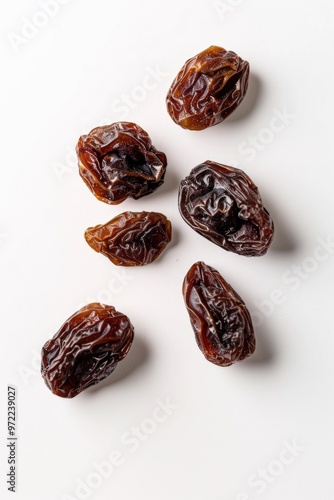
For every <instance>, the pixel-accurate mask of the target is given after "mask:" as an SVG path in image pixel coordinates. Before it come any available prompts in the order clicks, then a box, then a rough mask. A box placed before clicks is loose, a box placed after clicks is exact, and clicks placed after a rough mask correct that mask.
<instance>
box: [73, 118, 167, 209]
mask: <svg viewBox="0 0 334 500" xmlns="http://www.w3.org/2000/svg"><path fill="white" fill-rule="evenodd" d="M76 152H77V155H78V160H79V174H80V176H81V178H82V179H83V180H84V182H85V183H86V185H87V186H88V188H89V189H90V190H91V192H92V193H93V194H94V195H95V196H96V198H97V199H98V200H100V201H103V202H105V203H108V204H111V205H117V204H118V203H121V202H122V201H124V200H125V199H127V198H129V197H130V198H134V199H138V198H141V197H142V196H146V195H148V194H150V193H152V192H153V191H155V190H156V189H157V188H158V187H159V186H161V184H163V182H164V177H165V173H166V167H167V158H166V155H165V154H164V153H162V152H161V151H158V150H157V149H156V148H155V147H154V146H153V145H152V142H151V139H150V137H149V135H148V134H147V132H145V130H143V129H142V128H141V127H139V126H138V125H137V124H135V123H130V122H116V123H113V124H111V125H105V126H103V127H96V128H94V129H93V130H92V131H91V132H89V134H88V135H83V136H81V137H80V138H79V141H78V144H77V146H76Z"/></svg>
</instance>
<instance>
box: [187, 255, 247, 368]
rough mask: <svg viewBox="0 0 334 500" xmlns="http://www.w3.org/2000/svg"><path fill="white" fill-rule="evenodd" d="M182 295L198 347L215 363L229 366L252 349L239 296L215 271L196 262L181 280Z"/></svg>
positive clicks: (244, 311) (242, 304) (244, 307)
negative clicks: (182, 280)
mask: <svg viewBox="0 0 334 500" xmlns="http://www.w3.org/2000/svg"><path fill="white" fill-rule="evenodd" d="M183 297H184V301H185V304H186V307H187V310H188V313H189V317H190V322H191V325H192V328H193V330H194V333H195V338H196V342H197V345H198V347H199V348H200V350H201V351H202V353H203V354H204V356H205V358H206V359H207V360H208V361H210V362H211V363H214V364H215V365H218V366H230V365H232V364H233V363H236V362H237V361H242V360H243V359H245V358H247V357H248V356H250V355H251V354H253V352H254V351H255V345H256V341H255V336H254V330H253V325H252V320H251V317H250V314H249V312H248V309H247V307H246V306H245V304H244V302H243V300H242V299H241V298H240V296H239V295H238V294H237V293H236V292H235V291H234V290H233V288H232V287H231V285H229V284H228V283H227V282H226V281H225V280H224V278H223V277H222V276H221V275H220V274H219V273H218V271H217V270H216V269H214V268H212V267H210V266H207V265H206V264H204V262H196V263H195V264H194V265H193V266H192V267H191V268H190V269H189V271H188V273H187V275H186V277H185V279H184V282H183Z"/></svg>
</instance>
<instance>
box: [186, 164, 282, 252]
mask: <svg viewBox="0 0 334 500" xmlns="http://www.w3.org/2000/svg"><path fill="white" fill-rule="evenodd" d="M179 210H180V213H181V216H182V217H183V219H184V220H185V222H187V224H189V226H190V227H191V228H192V229H194V230H195V231H196V232H197V233H199V234H201V235H202V236H204V237H205V238H207V239H208V240H210V241H212V242H213V243H215V244H216V245H219V246H220V247H222V248H224V249H225V250H228V251H230V252H235V253H237V254H239V255H245V256H261V255H264V254H265V253H266V252H267V250H268V248H269V246H270V243H271V241H272V238H273V234H274V224H273V221H272V219H271V217H270V215H269V213H268V211H267V210H266V209H265V208H264V206H263V203H262V200H261V197H260V194H259V191H258V188H257V187H256V186H255V184H254V183H253V182H252V181H251V179H250V178H249V177H248V176H247V175H246V174H245V172H243V171H242V170H240V169H237V168H233V167H229V166H227V165H221V164H219V163H215V162H213V161H206V162H204V163H202V164H201V165H198V166H197V167H195V168H193V170H192V171H191V172H190V174H189V176H188V177H186V178H185V179H184V180H183V181H181V184H180V188H179Z"/></svg>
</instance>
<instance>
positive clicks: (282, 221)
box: [0, 0, 334, 500]
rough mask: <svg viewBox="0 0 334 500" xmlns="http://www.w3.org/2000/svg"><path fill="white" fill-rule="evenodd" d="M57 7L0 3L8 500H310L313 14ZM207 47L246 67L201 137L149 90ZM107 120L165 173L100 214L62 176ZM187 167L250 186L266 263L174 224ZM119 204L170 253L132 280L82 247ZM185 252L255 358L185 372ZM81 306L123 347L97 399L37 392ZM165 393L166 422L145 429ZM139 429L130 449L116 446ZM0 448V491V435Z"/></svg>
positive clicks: (316, 421) (321, 124) (253, 2)
mask: <svg viewBox="0 0 334 500" xmlns="http://www.w3.org/2000/svg"><path fill="white" fill-rule="evenodd" d="M57 5H58V7H59V8H58V9H56V10H57V11H56V10H55V8H54V13H53V14H52V16H51V14H44V15H43V14H41V12H43V10H42V9H41V7H40V3H39V2H38V1H37V0H34V1H33V0H31V1H29V2H27V1H23V0H18V1H16V2H3V3H2V5H1V8H0V19H1V21H0V24H1V32H2V36H1V75H2V76H1V87H2V89H1V93H0V99H1V122H2V123H1V156H0V157H1V188H0V189H1V193H0V199H1V213H0V234H1V238H0V265H1V285H2V286H1V330H2V339H3V340H2V344H1V372H2V390H1V419H0V421H1V430H2V431H4V430H6V416H7V412H6V391H7V384H15V385H16V386H17V388H18V400H17V405H18V437H19V440H18V448H17V453H18V482H17V494H16V496H15V498H17V499H20V500H21V499H24V500H25V499H27V500H30V499H34V500H45V499H50V500H65V499H67V500H68V499H72V500H73V498H91V499H93V500H99V499H101V500H104V499H108V498H115V499H116V498H117V499H118V500H133V499H137V500H153V499H154V500H156V499H159V500H170V499H173V500H203V499H209V500H256V499H258V498H259V499H260V498H265V499H266V500H281V499H282V498H284V499H286V500H299V499H303V500H314V499H321V500H328V499H332V498H333V494H334V485H333V472H332V469H333V445H334V443H333V418H334V407H333V355H334V354H333V345H334V342H333V298H334V297H333V261H334V248H333V238H334V227H333V217H332V215H333V181H334V176H333V111H334V110H333V99H332V94H333V42H334V36H333V29H334V23H333V20H334V18H333V3H332V1H331V0H328V1H326V0H318V1H314V0H313V1H310V0H295V1H294V2H291V1H290V0H280V1H270V2H269V1H268V0H248V1H246V0H244V1H242V0H240V1H237V0H225V1H224V0H222V1H221V2H213V1H211V0H210V1H208V2H203V1H199V0H191V1H180V0H169V1H168V2H158V1H153V0H145V1H142V0H140V1H132V2H131V1H122V2H112V1H107V0H94V2H93V1H90V2H89V1H87V0H84V1H82V0H81V1H79V0H71V1H67V2H65V1H64V0H63V2H62V5H60V3H59V4H57ZM44 12H45V11H44ZM27 20H28V21H27ZM29 22H33V23H35V24H39V25H41V24H44V26H40V27H38V28H32V27H31V25H30V29H29V27H27V23H28V24H29ZM27 35H28V36H29V37H30V38H27ZM19 37H23V38H19ZM212 44H215V45H220V46H223V47H225V48H226V49H230V50H234V51H235V52H237V53H238V54H239V55H240V56H241V57H242V58H244V59H246V60H248V61H249V62H250V65H251V71H252V76H251V79H250V88H249V92H248V95H247V97H246V99H245V101H244V103H243V104H242V105H241V106H240V108H239V109H238V110H237V111H236V112H235V113H234V115H233V116H231V117H230V118H229V119H228V120H226V121H225V122H224V123H223V124H220V125H217V126H216V127H213V128H211V129H207V130H205V131H202V132H191V131H185V130H183V129H181V128H180V127H178V126H177V125H175V124H174V122H173V121H172V120H171V119H170V118H169V116H168V114H167V112H166V109H165V101H164V100H165V95H166V93H167V90H168V88H169V85H170V83H171V81H172V80H173V78H174V76H175V74H176V73H177V71H178V70H179V69H180V68H181V66H182V65H183V63H184V62H185V61H186V59H188V58H190V57H192V56H194V55H195V54H197V53H198V52H200V51H201V50H204V49H205V48H207V47H208V46H209V45H212ZM152 71H153V72H154V71H155V72H156V74H158V75H159V76H156V80H153V79H152V78H151V79H150V78H149V77H147V75H148V74H150V72H152ZM147 82H149V87H150V88H148V84H147ZM153 87H154V88H153ZM126 96H130V100H131V101H130V104H124V103H122V100H124V99H127V97H126ZM280 113H281V114H282V113H283V114H285V118H284V121H281V122H277V121H276V122H275V121H273V118H274V117H275V116H277V114H280ZM124 119H125V120H129V121H134V122H137V123H138V124H139V125H141V126H142V127H143V128H144V129H145V130H147V132H148V133H149V134H150V136H151V138H152V141H153V144H154V145H155V146H156V147H157V148H158V149H160V150H162V151H164V152H165V153H166V155H167V157H168V170H167V175H166V180H165V184H164V185H163V186H162V187H161V188H160V189H159V190H157V191H156V192H155V193H154V194H153V195H151V196H148V197H145V198H142V199H140V200H138V201H134V200H128V201H125V202H124V203H123V204H121V205H118V206H108V205H106V204H104V203H101V202H98V201H97V200H96V199H95V198H94V196H93V195H92V194H91V193H90V192H89V190H88V189H87V187H86V186H85V185H84V183H83V182H82V180H81V179H80V177H79V175H78V172H77V167H76V163H75V158H74V157H73V151H74V147H75V144H76V142H77V139H78V137H79V136H80V135H81V134H85V133H88V132H89V131H90V130H91V129H92V128H93V127H95V126H97V125H100V124H102V123H112V122H114V121H119V120H124ZM273 123H274V124H275V125H276V127H275V128H277V125H279V131H278V130H275V131H274V132H272V131H270V129H268V127H270V126H272V125H273ZM254 138H255V139H254ZM254 140H255V141H256V142H255V143H253V145H251V144H250V143H251V142H252V141H254ZM254 144H256V145H254ZM207 159H210V160H214V161H218V162H221V163H226V164H234V165H238V166H239V167H240V168H242V169H243V170H245V171H246V172H247V173H248V175H249V176H250V177H251V178H252V179H253V181H254V182H255V183H256V184H257V185H258V187H259V189H260V192H261V194H262V198H263V200H264V203H265V206H266V207H267V208H268V210H269V211H270V213H271V215H272V217H273V219H274V221H275V227H276V235H275V239H274V241H273V244H272V247H271V248H270V250H269V252H268V254H267V255H266V256H264V257H262V258H246V257H241V256H238V255H234V254H232V253H228V252H226V251H224V250H222V249H221V248H219V247H217V246H215V245H213V244H212V243H210V242H209V241H207V240H205V239H204V238H202V237H201V236H199V235H198V234H196V233H195V232H194V231H192V230H191V229H190V228H189V227H188V226H187V225H186V224H185V223H184V222H183V220H182V219H181V217H180V215H179V213H178V208H177V188H178V184H179V182H180V180H181V179H182V178H183V177H185V176H186V175H187V174H188V173H189V171H190V170H191V168H193V167H194V166H195V165H197V164H199V163H201V162H202V161H205V160H207ZM125 210H134V211H141V210H154V211H160V212H163V213H165V214H166V215H167V216H168V218H170V220H171V221H172V223H173V228H174V237H173V241H172V243H171V244H170V246H169V248H167V250H166V251H165V253H164V254H163V255H162V256H161V258H159V260H158V261H156V262H155V263H154V264H152V265H150V266H146V267H143V268H134V269H132V268H131V269H126V270H124V269H123V270H122V269H121V268H116V267H115V266H113V265H112V264H111V263H110V262H109V261H108V260H107V259H106V258H104V257H103V256H102V255H99V254H97V253H94V252H93V251H92V250H91V248H89V246H88V245H87V244H86V242H85V240H84V238H83V232H84V230H85V229H86V228H87V227H88V226H93V225H96V224H99V223H104V222H106V221H108V220H109V219H111V218H112V217H114V216H115V215H117V214H118V213H120V212H122V211H125ZM321 239H322V240H321ZM319 241H322V247H321V249H320V247H319V244H320V243H319ZM324 242H327V249H326V246H324ZM328 242H329V243H328ZM325 244H326V243H325ZM198 260H203V261H205V262H206V263H207V264H209V265H211V266H213V267H215V268H216V269H217V270H218V271H219V272H220V273H221V274H222V275H223V276H224V277H225V279H226V280H227V281H228V282H230V283H231V285H232V286H233V287H234V288H235V289H236V290H237V291H238V293H239V294H240V295H241V296H242V297H243V299H244V300H245V302H246V304H247V306H248V308H249V309H250V311H251V313H252V316H253V319H254V324H255V325H256V334H257V341H258V348H257V352H256V354H254V356H253V357H252V358H250V359H249V360H247V361H245V362H242V363H239V364H237V365H235V366H232V367H230V368H225V369H224V368H219V367H217V366H214V365H212V364H210V363H209V362H207V361H206V360H205V359H204V357H203V356H202V354H201V353H200V351H199V350H198V348H197V346H196V344H195V340H194V335H193V332H192V329H191V326H190V322H189V319H188V316H187V312H186V310H185V307H184V304H183V299H182V294H181V284H182V281H183V277H184V275H185V273H186V272H187V270H188V269H189V267H190V266H191V265H192V264H193V263H194V262H196V261H198ZM117 273H118V274H117ZM122 273H123V274H122ZM277 297H279V301H280V303H279V304H273V303H272V299H273V298H274V299H277ZM96 300H101V301H104V302H108V303H111V304H113V305H114V306H115V307H116V308H117V309H118V310H120V311H122V312H124V313H125V314H127V315H128V316H129V317H130V319H131V321H132V323H133V324H134V326H135V332H136V338H135V342H134V344H133V347H132V350H131V351H130V353H129V355H128V357H127V358H126V359H125V360H124V361H123V362H122V364H121V365H120V366H119V367H118V369H117V371H116V372H115V373H114V375H113V376H111V377H110V379H108V380H107V381H105V382H103V383H101V385H100V386H96V387H95V388H91V389H89V390H87V391H86V392H85V393H82V394H81V395H79V396H78V397H76V398H75V399H72V400H64V399H61V398H58V397H56V396H54V395H53V394H52V393H51V392H50V391H49V390H48V389H47V388H46V386H45V384H44V382H43V380H42V378H41V376H40V375H39V352H40V349H41V347H42V345H43V344H44V342H45V341H46V340H47V339H49V338H50V337H51V336H53V334H54V333H55V332H56V331H57V330H58V328H59V327H60V326H61V324H62V323H63V322H64V321H65V319H66V318H67V317H68V316H70V315H71V314H72V313H73V312H74V311H76V310H77V309H78V308H79V307H80V306H81V305H83V304H85V303H87V302H91V301H96ZM269 301H270V302H269ZM166 398H169V400H170V402H171V403H172V404H173V405H174V406H173V409H172V410H170V412H169V413H170V414H167V413H163V410H159V412H160V413H159V415H160V417H166V418H165V421H164V422H159V423H154V421H152V420H150V419H152V415H153V414H154V415H157V414H158V413H156V412H157V411H158V410H156V408H157V405H158V400H160V401H162V402H165V401H166ZM147 419H149V420H147ZM141 426H142V427H143V429H144V432H143V431H141V432H143V434H142V440H141V441H139V440H137V441H136V439H137V438H135V441H132V445H130V444H129V443H128V441H126V437H125V441H124V434H125V433H128V434H125V436H127V437H129V435H130V434H131V433H133V432H136V431H135V430H134V428H135V427H141ZM145 429H146V431H148V432H149V433H150V434H148V433H147V432H146V431H145ZM122 436H123V437H122ZM130 443H131V442H130ZM287 443H288V445H287ZM137 445H138V446H137ZM289 446H297V451H295V455H293V454H292V453H291V452H289V451H284V450H285V449H286V450H288V447H289ZM0 447H1V488H2V492H4V493H5V497H6V498H7V494H8V498H13V494H12V493H7V492H6V484H5V481H6V472H7V469H8V465H7V450H6V435H5V433H4V434H3V438H2V439H1V443H0ZM134 448H136V449H135V450H134ZM115 450H118V451H119V453H120V454H121V456H122V459H121V461H122V463H121V464H120V465H118V466H115V467H114V470H113V472H112V473H111V474H110V475H109V477H105V478H101V476H99V475H97V473H96V468H95V466H96V464H97V466H98V465H99V464H101V462H105V461H109V460H110V455H111V454H112V452H113V451H115ZM282 462H283V463H282ZM287 462H289V463H287ZM94 464H95V465H94ZM261 469H265V472H263V470H262V471H261ZM109 472H110V471H109ZM263 474H266V476H265V477H266V479H263V477H262V479H260V475H262V476H263ZM78 481H79V482H78ZM80 481H81V483H80ZM94 481H95V483H94ZM82 482H83V483H85V484H86V489H85V488H84V487H82V488H81V490H77V491H76V488H77V485H78V484H81V485H82V484H83V483H82ZM89 484H90V485H91V486H89ZM2 498H4V496H3V495H2Z"/></svg>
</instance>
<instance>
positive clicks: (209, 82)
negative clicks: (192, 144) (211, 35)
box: [166, 46, 249, 130]
mask: <svg viewBox="0 0 334 500" xmlns="http://www.w3.org/2000/svg"><path fill="white" fill-rule="evenodd" d="M248 78H249V63H248V62H247V61H244V60H243V59H241V57H239V56H238V55H237V54H236V53H235V52H232V51H227V50H225V49H223V48H222V47H216V46H211V47H209V48H208V49H206V50H203V52H200V53H199V54H197V55H196V56H195V57H192V58H191V59H189V60H188V61H186V63H185V64H184V66H183V67H182V68H181V70H180V72H179V73H178V75H177V76H176V78H175V80H174V81H173V83H172V85H171V87H170V89H169V91H168V94H167V98H166V103H167V110H168V113H169V115H170V116H171V118H172V119H173V120H174V122H175V123H177V124H178V125H180V126H181V127H183V128H186V129H190V130H203V129H205V128H207V127H210V126H212V125H216V124H217V123H220V122H222V121H223V120H225V118H227V117H228V116H229V115H230V114H231V113H232V112H233V111H234V110H235V109H236V108H237V106H239V104H240V103H241V101H242V100H243V98H244V97H245V95H246V92H247V88H248Z"/></svg>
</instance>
